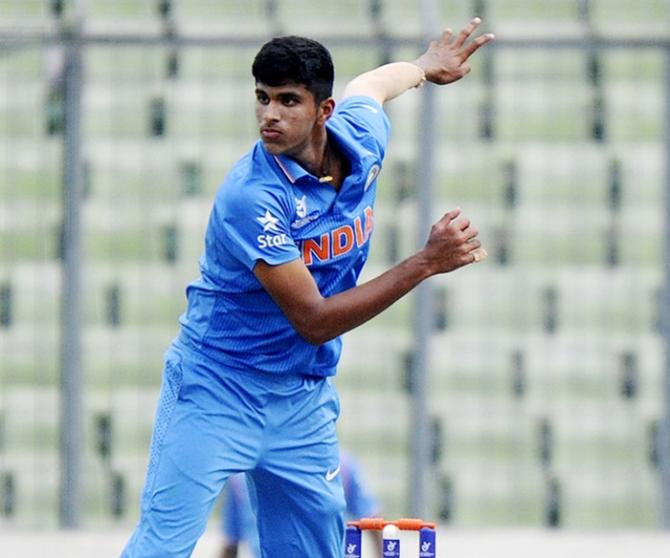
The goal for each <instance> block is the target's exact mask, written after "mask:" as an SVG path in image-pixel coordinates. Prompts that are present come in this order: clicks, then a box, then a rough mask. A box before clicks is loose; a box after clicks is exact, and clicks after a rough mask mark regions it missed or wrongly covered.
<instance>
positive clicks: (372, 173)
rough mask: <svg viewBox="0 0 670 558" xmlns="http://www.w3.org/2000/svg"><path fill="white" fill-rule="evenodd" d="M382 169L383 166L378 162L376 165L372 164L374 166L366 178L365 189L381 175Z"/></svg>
mask: <svg viewBox="0 0 670 558" xmlns="http://www.w3.org/2000/svg"><path fill="white" fill-rule="evenodd" d="M381 170H382V168H381V167H380V166H379V165H377V164H374V165H372V167H370V172H368V177H367V179H366V180H365V188H364V190H367V189H368V188H369V187H370V186H372V183H373V182H374V181H375V179H376V178H377V177H378V176H379V171H381Z"/></svg>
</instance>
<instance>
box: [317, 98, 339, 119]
mask: <svg viewBox="0 0 670 558" xmlns="http://www.w3.org/2000/svg"><path fill="white" fill-rule="evenodd" d="M318 112H319V114H318V116H317V120H318V121H319V123H320V124H325V123H326V120H328V119H329V118H330V117H331V116H333V112H335V99H333V98H332V97H328V98H327V99H324V100H323V101H321V102H320V103H319V111H318Z"/></svg>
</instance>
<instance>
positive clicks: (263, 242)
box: [215, 182, 300, 270]
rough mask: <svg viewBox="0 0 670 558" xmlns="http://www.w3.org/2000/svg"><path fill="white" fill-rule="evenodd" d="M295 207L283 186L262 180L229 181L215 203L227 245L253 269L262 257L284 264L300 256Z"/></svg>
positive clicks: (273, 263) (272, 262)
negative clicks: (294, 225) (293, 229)
mask: <svg viewBox="0 0 670 558" xmlns="http://www.w3.org/2000/svg"><path fill="white" fill-rule="evenodd" d="M293 211H294V210H293V208H292V207H291V206H290V203H289V201H288V200H287V199H286V197H285V196H282V193H281V190H280V189H277V188H273V187H272V186H271V185H270V186H266V185H263V184H259V183H251V184H247V183H242V184H240V183H236V182H233V183H230V184H225V185H224V187H223V188H222V189H221V191H220V196H219V197H217V202H216V204H215V212H216V215H215V218H216V220H217V222H218V223H219V224H220V226H221V228H222V235H221V237H222V240H223V241H224V242H226V243H227V246H226V248H227V249H228V251H229V252H230V253H232V254H233V255H234V256H235V257H236V258H237V259H238V260H239V261H240V262H241V263H242V264H243V265H244V266H245V267H247V268H248V269H250V270H251V269H253V268H254V266H255V265H256V263H257V262H258V261H259V260H262V261H264V262H266V263H268V264H270V265H280V264H283V263H287V262H289V261H292V260H294V259H296V258H299V257H300V251H299V250H298V247H297V245H296V243H295V241H294V239H293V237H292V234H291V227H290V219H291V217H292V214H293Z"/></svg>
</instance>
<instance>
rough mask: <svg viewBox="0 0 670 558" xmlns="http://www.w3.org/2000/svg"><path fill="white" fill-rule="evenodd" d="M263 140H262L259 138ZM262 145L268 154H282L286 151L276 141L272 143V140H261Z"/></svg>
mask: <svg viewBox="0 0 670 558" xmlns="http://www.w3.org/2000/svg"><path fill="white" fill-rule="evenodd" d="M261 141H263V140H261ZM263 146H264V147H265V150H266V151H267V152H268V153H269V154H270V155H283V154H284V152H285V151H286V150H285V149H284V147H282V146H281V145H279V144H277V143H272V142H267V141H263Z"/></svg>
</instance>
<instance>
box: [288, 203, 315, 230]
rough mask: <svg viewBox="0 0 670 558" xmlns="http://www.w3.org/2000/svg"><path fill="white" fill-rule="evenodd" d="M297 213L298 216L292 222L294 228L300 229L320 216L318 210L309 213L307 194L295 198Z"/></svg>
mask: <svg viewBox="0 0 670 558" xmlns="http://www.w3.org/2000/svg"><path fill="white" fill-rule="evenodd" d="M295 214H296V216H297V217H298V218H297V219H296V220H295V221H293V222H292V223H291V228H292V229H300V228H302V227H304V226H305V225H307V224H308V223H311V222H312V221H314V220H315V219H317V218H318V217H319V212H318V211H316V210H315V211H312V212H311V213H309V214H308V213H307V196H303V197H302V198H295Z"/></svg>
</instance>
